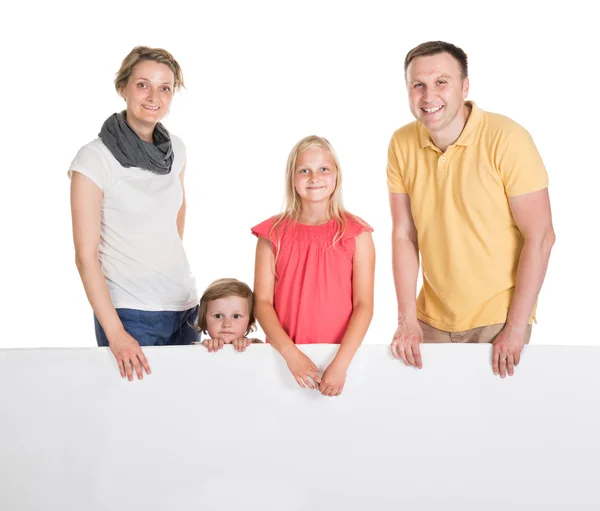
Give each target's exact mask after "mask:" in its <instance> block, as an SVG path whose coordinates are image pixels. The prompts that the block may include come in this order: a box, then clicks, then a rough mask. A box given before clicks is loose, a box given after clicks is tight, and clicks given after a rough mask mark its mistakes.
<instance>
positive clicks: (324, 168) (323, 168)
mask: <svg viewBox="0 0 600 511" xmlns="http://www.w3.org/2000/svg"><path fill="white" fill-rule="evenodd" d="M328 170H329V169H328V168H327V167H321V171H322V172H327V171H328Z"/></svg>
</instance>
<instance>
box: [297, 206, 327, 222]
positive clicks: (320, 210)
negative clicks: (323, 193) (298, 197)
mask: <svg viewBox="0 0 600 511" xmlns="http://www.w3.org/2000/svg"><path fill="white" fill-rule="evenodd" d="M329 220H331V212H330V211H329V202H326V203H324V204H322V203H305V202H303V203H302V210H301V211H300V216H299V217H298V222H300V223H301V224H305V225H321V224H326V223H327V222H329Z"/></svg>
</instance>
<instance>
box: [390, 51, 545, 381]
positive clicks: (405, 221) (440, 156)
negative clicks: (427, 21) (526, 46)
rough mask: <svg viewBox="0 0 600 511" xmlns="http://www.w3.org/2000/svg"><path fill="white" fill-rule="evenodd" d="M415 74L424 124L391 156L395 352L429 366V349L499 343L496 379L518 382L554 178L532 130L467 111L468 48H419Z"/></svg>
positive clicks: (411, 66) (416, 109)
mask: <svg viewBox="0 0 600 511" xmlns="http://www.w3.org/2000/svg"><path fill="white" fill-rule="evenodd" d="M404 71H405V78H406V85H407V88H408V98H409V103H410V109H411V112H412V113H413V115H414V116H415V118H416V119H417V120H416V122H413V123H411V124H408V125H406V126H404V127H402V128H400V129H399V130H398V131H396V132H395V133H394V135H393V137H392V140H391V142H390V146H389V151H388V167H387V175H388V189H389V192H390V207H391V212H392V222H393V236H392V245H393V246H392V258H393V271H394V283H395V286H396V295H397V298H398V329H397V330H396V332H395V334H394V338H393V341H392V345H391V350H392V354H393V355H394V356H395V357H396V358H399V359H402V360H403V361H404V362H405V363H406V364H407V365H412V366H416V367H418V368H421V367H422V360H421V353H420V349H419V345H420V343H421V342H488V343H489V342H492V343H493V356H492V367H493V371H494V373H495V374H500V376H501V377H505V376H506V374H507V372H508V374H509V375H512V374H514V366H515V365H517V364H518V363H519V359H520V354H521V350H522V348H523V344H524V343H527V342H528V341H529V338H530V336H531V322H532V320H533V319H534V317H535V306H536V302H537V297H538V294H539V291H540V289H541V287H542V283H543V281H544V276H545V274H546V268H547V266H548V259H549V257H550V251H551V249H552V245H553V244H554V230H553V228H552V218H551V213H550V200H549V198H548V176H547V173H546V170H545V168H544V165H543V163H542V160H541V158H540V156H539V154H538V152H537V149H536V148H535V145H534V143H533V140H532V139H531V137H530V135H529V133H527V131H526V130H525V129H523V128H522V127H521V126H519V125H518V124H517V123H515V122H514V121H512V120H510V119H508V118H507V117H504V116H501V115H497V114H492V113H488V112H484V111H483V110H481V109H479V108H478V107H477V106H476V105H475V104H474V103H472V102H468V101H465V99H466V97H467V94H468V92H469V77H468V66H467V55H466V54H465V52H464V51H463V50H461V49H460V48H457V47H456V46H454V45H452V44H449V43H445V42H442V41H433V42H428V43H423V44H420V45H419V46H417V47H416V48H414V49H413V50H411V51H410V52H408V54H407V56H406V59H405V61H404ZM419 251H420V253H421V261H422V264H423V288H422V289H421V292H420V294H419V297H418V299H417V300H415V295H416V283H417V274H418V271H419Z"/></svg>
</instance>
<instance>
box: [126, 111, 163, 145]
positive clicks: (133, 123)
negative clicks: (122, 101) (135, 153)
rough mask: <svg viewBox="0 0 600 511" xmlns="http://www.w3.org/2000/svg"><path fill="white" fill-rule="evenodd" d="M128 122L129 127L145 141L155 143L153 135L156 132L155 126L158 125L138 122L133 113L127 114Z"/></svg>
mask: <svg viewBox="0 0 600 511" xmlns="http://www.w3.org/2000/svg"><path fill="white" fill-rule="evenodd" d="M127 124H129V127H130V128H131V129H132V130H133V131H134V132H135V134H136V135H137V136H138V137H140V138H141V139H142V140H143V141H144V142H148V143H149V144H152V143H154V138H153V137H152V135H153V133H154V128H155V127H156V124H147V123H144V122H138V121H137V120H136V119H135V117H134V116H133V115H132V116H127Z"/></svg>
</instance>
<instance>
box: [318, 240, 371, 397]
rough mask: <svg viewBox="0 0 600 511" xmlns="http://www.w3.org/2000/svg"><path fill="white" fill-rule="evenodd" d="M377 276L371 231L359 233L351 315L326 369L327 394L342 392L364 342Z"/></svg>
mask: <svg viewBox="0 0 600 511" xmlns="http://www.w3.org/2000/svg"><path fill="white" fill-rule="evenodd" d="M374 280H375V246H374V245H373V238H372V236H371V233H370V232H363V233H361V234H359V235H358V236H357V237H356V249H355V251H354V259H353V267H352V316H350V322H349V323H348V327H347V328H346V332H345V334H344V337H343V338H342V343H341V345H340V347H339V349H338V352H337V354H336V356H335V357H334V359H333V360H332V362H331V364H329V367H328V368H327V369H326V370H325V372H324V373H323V378H322V381H321V385H320V390H321V393H322V394H323V395H326V396H339V395H340V394H341V393H342V390H343V388H344V383H345V381H346V372H347V370H348V367H349V366H350V363H351V362H352V359H353V358H354V355H355V354H356V351H357V350H358V348H359V346H360V345H361V343H362V341H363V339H364V337H365V334H366V333H367V330H368V328H369V325H370V323H371V319H372V318H373V288H374Z"/></svg>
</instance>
